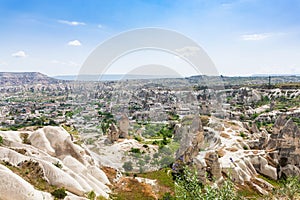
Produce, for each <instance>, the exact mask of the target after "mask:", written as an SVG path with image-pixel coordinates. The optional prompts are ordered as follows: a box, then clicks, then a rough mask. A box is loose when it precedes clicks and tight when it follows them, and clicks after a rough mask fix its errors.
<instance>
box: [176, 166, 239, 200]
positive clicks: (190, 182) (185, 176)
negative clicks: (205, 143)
mask: <svg viewBox="0 0 300 200" xmlns="http://www.w3.org/2000/svg"><path fill="white" fill-rule="evenodd" d="M175 192H176V198H178V199H186V200H190V199H218V200H228V199H232V200H237V199H240V197H239V196H238V195H237V193H236V192H235V190H234V185H233V183H232V182H231V181H230V180H229V179H227V180H225V181H224V182H223V184H222V185H221V186H220V187H219V188H213V187H211V186H210V185H202V184H201V183H200V181H199V180H198V178H197V171H196V170H191V169H189V168H188V167H186V166H185V167H184V169H183V172H182V174H180V175H178V176H177V178H176V182H175Z"/></svg>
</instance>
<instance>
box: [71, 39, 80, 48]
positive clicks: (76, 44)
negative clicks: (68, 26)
mask: <svg viewBox="0 0 300 200" xmlns="http://www.w3.org/2000/svg"><path fill="white" fill-rule="evenodd" d="M68 45H69V46H77V47H78V46H81V42H80V41H79V40H72V41H70V42H68Z"/></svg>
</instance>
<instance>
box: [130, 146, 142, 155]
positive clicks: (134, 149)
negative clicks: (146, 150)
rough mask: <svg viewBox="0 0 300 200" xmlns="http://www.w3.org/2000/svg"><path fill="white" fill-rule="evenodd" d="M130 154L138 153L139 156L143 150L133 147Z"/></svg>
mask: <svg viewBox="0 0 300 200" xmlns="http://www.w3.org/2000/svg"><path fill="white" fill-rule="evenodd" d="M130 152H131V153H138V154H140V153H141V150H140V149H139V148H133V147H132V148H131V149H130Z"/></svg>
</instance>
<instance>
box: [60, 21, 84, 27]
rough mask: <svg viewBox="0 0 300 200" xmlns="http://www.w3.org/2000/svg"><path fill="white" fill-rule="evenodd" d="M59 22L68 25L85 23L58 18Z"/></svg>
mask: <svg viewBox="0 0 300 200" xmlns="http://www.w3.org/2000/svg"><path fill="white" fill-rule="evenodd" d="M58 22H59V23H61V24H67V25H70V26H80V25H81V26H83V25H85V23H84V22H76V21H67V20H58Z"/></svg>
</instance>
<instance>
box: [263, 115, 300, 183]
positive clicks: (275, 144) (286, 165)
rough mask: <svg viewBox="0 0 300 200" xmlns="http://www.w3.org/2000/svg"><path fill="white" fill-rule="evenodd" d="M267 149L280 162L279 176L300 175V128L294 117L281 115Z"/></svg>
mask: <svg viewBox="0 0 300 200" xmlns="http://www.w3.org/2000/svg"><path fill="white" fill-rule="evenodd" d="M267 150H273V151H274V152H272V154H271V156H272V158H273V159H274V160H275V161H276V162H277V164H278V171H279V172H278V178H281V177H287V176H294V175H297V176H298V175H300V170H299V167H300V129H299V127H298V126H297V124H296V123H294V122H293V121H292V119H288V120H287V119H286V117H285V116H280V117H279V118H278V119H277V120H276V122H275V124H274V128H273V133H272V134H271V137H270V140H269V141H268V146H267Z"/></svg>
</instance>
